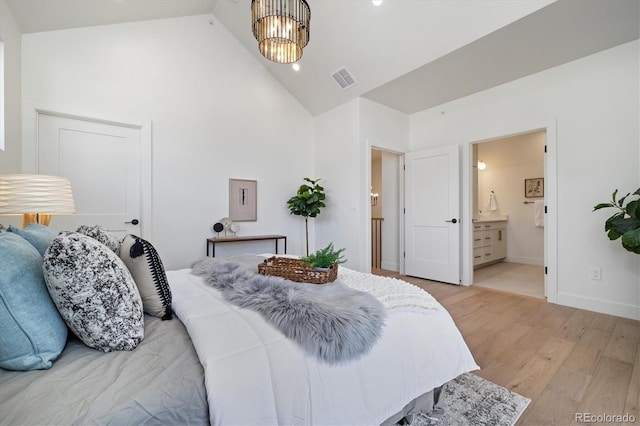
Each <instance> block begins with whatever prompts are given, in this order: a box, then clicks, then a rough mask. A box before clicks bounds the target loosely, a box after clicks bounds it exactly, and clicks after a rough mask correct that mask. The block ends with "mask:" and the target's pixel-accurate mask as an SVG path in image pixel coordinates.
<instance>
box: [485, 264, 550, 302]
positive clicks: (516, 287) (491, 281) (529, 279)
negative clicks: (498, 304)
mask: <svg viewBox="0 0 640 426" xmlns="http://www.w3.org/2000/svg"><path fill="white" fill-rule="evenodd" d="M473 284H474V285H477V286H480V287H489V288H493V289H496V290H504V291H508V292H511V293H518V294H523V295H525V296H533V297H537V298H540V299H544V266H537V265H524V264H522V263H511V262H499V263H495V264H493V265H489V266H485V267H482V268H478V269H475V270H474V271H473Z"/></svg>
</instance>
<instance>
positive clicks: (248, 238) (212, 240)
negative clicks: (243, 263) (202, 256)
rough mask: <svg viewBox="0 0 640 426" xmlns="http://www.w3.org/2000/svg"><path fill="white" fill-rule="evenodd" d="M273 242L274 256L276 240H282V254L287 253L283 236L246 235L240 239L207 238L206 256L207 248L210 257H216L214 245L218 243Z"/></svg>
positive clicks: (285, 240) (285, 238) (285, 239)
mask: <svg viewBox="0 0 640 426" xmlns="http://www.w3.org/2000/svg"><path fill="white" fill-rule="evenodd" d="M263 240H274V241H275V243H276V245H275V248H276V254H278V240H284V253H285V254H286V253H287V237H286V236H285V235H247V236H242V237H237V236H236V237H213V238H207V256H209V247H211V257H216V244H220V243H236V242H239V241H263Z"/></svg>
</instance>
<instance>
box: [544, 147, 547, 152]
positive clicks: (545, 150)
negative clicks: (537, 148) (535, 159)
mask: <svg viewBox="0 0 640 426" xmlns="http://www.w3.org/2000/svg"><path fill="white" fill-rule="evenodd" d="M544 152H545V154H546V153H547V146H546V145H545V146H544Z"/></svg>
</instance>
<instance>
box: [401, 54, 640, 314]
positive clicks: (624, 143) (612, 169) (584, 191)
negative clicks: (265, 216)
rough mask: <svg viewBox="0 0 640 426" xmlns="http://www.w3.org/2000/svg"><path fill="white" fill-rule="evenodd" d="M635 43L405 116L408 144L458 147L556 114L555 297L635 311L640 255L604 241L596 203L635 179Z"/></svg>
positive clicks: (638, 310) (639, 139)
mask: <svg viewBox="0 0 640 426" xmlns="http://www.w3.org/2000/svg"><path fill="white" fill-rule="evenodd" d="M638 51H639V42H638V41H634V42H631V43H627V44H624V45H621V46H618V47H616V48H613V49H609V50H606V51H603V52H600V53H598V54H595V55H592V56H589V57H586V58H582V59H580V60H577V61H574V62H571V63H568V64H565V65H562V66H559V67H556V68H553V69H550V70H547V71H544V72H541V73H538V74H535V75H532V76H529V77H526V78H523V79H520V80H517V81H514V82H511V83H508V84H505V85H502V86H500V87H497V88H494V89H491V90H487V91H485V92H482V93H479V94H476V95H473V96H469V97H466V98H463V99H460V100H458V101H454V102H451V103H448V104H445V105H441V106H439V107H437V108H433V109H429V110H426V111H423V112H420V113H417V114H414V115H412V116H411V148H412V149H419V148H421V147H428V146H437V145H443V144H461V145H463V146H464V147H465V148H464V149H463V152H465V151H468V149H467V147H468V144H469V143H470V142H472V141H478V140H481V139H485V140H486V139H489V138H491V137H497V136H502V135H505V134H510V133H509V132H510V131H511V129H513V128H518V127H520V126H521V125H522V127H524V126H526V125H528V124H527V123H535V122H539V123H545V122H546V123H548V122H555V123H556V124H557V133H556V138H557V139H556V143H557V145H556V149H557V157H556V160H557V205H554V204H553V203H552V205H550V206H549V207H550V208H552V209H557V218H558V219H557V221H558V223H557V228H558V231H557V232H558V236H557V253H558V255H557V264H558V271H557V273H558V280H557V301H558V303H561V304H566V305H570V306H575V307H580V308H585V309H590V310H594V311H599V312H605V313H610V314H614V315H619V316H623V317H629V318H635V319H640V256H638V255H634V254H631V253H629V252H626V251H625V250H624V249H622V247H621V246H620V242H619V241H616V242H610V241H608V239H607V237H606V236H605V234H604V232H603V226H604V221H605V219H606V218H607V217H608V216H609V215H610V212H609V213H608V212H604V211H599V212H596V213H592V209H593V206H594V205H595V204H597V203H599V202H604V201H606V200H608V199H609V197H610V194H611V192H612V191H613V189H615V188H619V189H620V190H621V191H634V190H635V189H637V187H638V180H639V179H638V169H639V168H640V164H639V158H640V156H639V150H640V146H639V145H640V129H639V122H638V120H639V116H640V110H639V105H638V99H639V96H640V93H639V92H640V90H639V81H640V78H639V76H640V72H639V58H638ZM507 129H509V130H507ZM521 130H522V131H524V130H530V129H526V128H521ZM467 160H468V159H467ZM463 182H465V183H464V185H468V183H466V181H464V180H463ZM466 192H467V194H468V193H469V192H468V188H467V191H466ZM465 198H466V197H465ZM465 198H463V200H462V201H463V205H464V210H465V211H467V210H468V211H471V207H470V206H469V200H468V199H465ZM464 219H466V220H468V219H470V218H464ZM463 261H465V262H469V259H467V258H463ZM591 266H596V267H600V268H602V281H592V280H590V279H589V274H588V271H589V267H591Z"/></svg>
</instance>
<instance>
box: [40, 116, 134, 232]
mask: <svg viewBox="0 0 640 426" xmlns="http://www.w3.org/2000/svg"><path fill="white" fill-rule="evenodd" d="M38 173H40V174H50V175H58V176H64V177H67V178H68V179H69V180H70V181H71V187H72V190H73V196H74V199H75V204H76V214H75V215H72V216H53V217H52V220H51V224H50V226H51V227H52V228H53V229H55V230H58V231H60V230H75V229H77V227H78V226H80V225H102V226H104V227H105V228H106V229H109V230H111V231H113V232H115V233H117V234H118V235H120V236H124V235H125V234H126V233H133V234H138V235H140V234H141V224H140V219H141V218H140V213H141V129H140V128H137V127H134V126H124V125H122V126H121V125H115V124H108V123H104V122H99V121H91V120H85V119H81V118H77V117H67V116H59V115H53V114H47V113H39V114H38Z"/></svg>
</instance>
